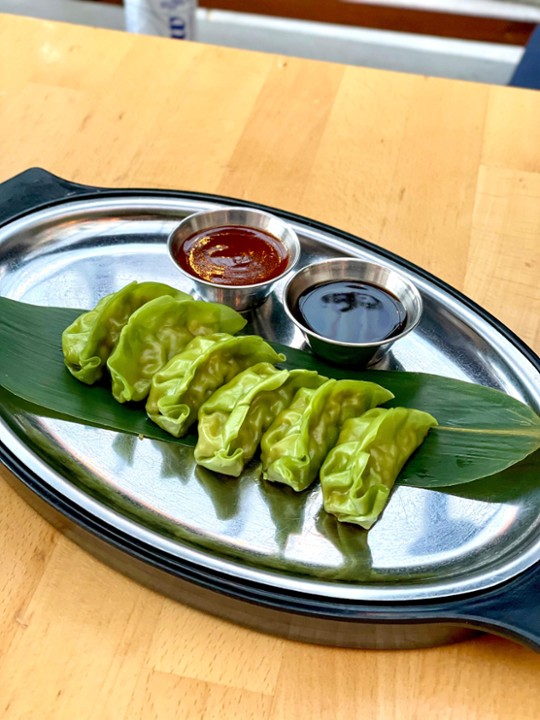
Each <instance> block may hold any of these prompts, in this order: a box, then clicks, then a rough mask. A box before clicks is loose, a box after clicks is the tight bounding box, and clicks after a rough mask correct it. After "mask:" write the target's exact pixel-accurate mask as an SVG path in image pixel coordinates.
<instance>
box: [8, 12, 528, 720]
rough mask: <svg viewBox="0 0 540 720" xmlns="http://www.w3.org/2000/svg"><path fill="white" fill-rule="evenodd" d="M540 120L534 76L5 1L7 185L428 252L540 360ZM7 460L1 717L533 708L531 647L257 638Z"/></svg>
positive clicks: (448, 713)
mask: <svg viewBox="0 0 540 720" xmlns="http://www.w3.org/2000/svg"><path fill="white" fill-rule="evenodd" d="M539 128H540V93H538V92H534V91H524V90H517V89H511V88H504V87H491V86H486V85H479V84H474V83H464V82H456V81H446V80H441V79H431V78H427V77H420V76H412V75H406V74H398V73H389V72H380V71H374V70H367V69H362V68H353V67H345V66H342V65H337V64H325V63H318V62H313V61H304V60H298V59H292V58H286V57H278V56H274V55H269V54H257V53H247V52H241V51H235V50H230V49H221V48H217V47H209V46H204V45H200V44H197V43H193V44H190V43H181V42H174V41H169V40H161V39H158V38H143V37H135V36H130V35H127V34H123V33H114V32H109V31H103V30H95V29H90V28H82V27H77V26H70V25H63V24H55V23H52V22H43V21H35V20H30V19H23V18H17V17H14V16H7V15H0V181H3V180H6V179H8V178H10V177H12V176H13V175H15V174H17V173H19V172H21V171H23V170H25V169H27V168H29V167H32V166H40V167H43V168H45V169H47V170H49V171H51V172H53V173H56V174H58V175H60V176H63V177H65V178H67V179H70V180H74V181H78V182H82V183H88V184H93V185H103V186H115V187H116V186H117V187H137V188H140V187H149V188H172V189H178V190H199V191H205V192H212V193H220V194H224V195H228V196H233V197H237V198H245V199H249V200H252V201H257V202H261V203H265V204H268V205H272V206H275V207H278V208H282V209H285V210H290V211H294V212H296V213H300V214H302V215H305V216H308V217H312V218H315V219H317V220H322V221H324V222H326V223H329V224H331V225H335V226H337V227H339V228H342V229H344V230H348V231H350V232H352V233H355V234H357V235H359V236H361V237H364V238H366V239H368V240H371V241H373V242H375V243H378V244H380V245H381V246H383V247H385V248H389V249H390V250H392V251H395V252H396V253H398V254H399V255H401V256H403V257H405V258H408V259H410V260H412V261H414V262H415V263H417V264H418V265H420V266H422V267H424V268H426V269H427V270H429V271H431V272H432V273H434V274H435V275H437V276H439V277H441V278H443V279H444V280H446V281H447V282H449V283H450V284H452V285H453V286H455V287H457V288H458V289H460V290H462V291H464V292H465V293H466V294H467V295H468V296H470V297H471V298H473V299H474V300H476V301H477V302H478V303H480V305H482V306H484V307H485V308H486V309H487V310H489V311H491V312H492V313H493V314H494V315H495V316H497V317H498V318H500V319H501V320H502V321H503V322H504V323H505V324H507V325H508V326H509V327H510V328H511V329H512V330H514V331H515V332H516V333H517V334H518V335H519V336H520V337H521V338H522V339H523V340H524V341H526V342H527V343H528V344H529V345H530V346H531V347H533V348H534V349H535V350H536V351H537V352H538V351H539V350H540V326H539V318H540V293H539V284H540V283H539V280H540V271H539V249H540V142H539V138H540V134H539V133H540V130H539ZM0 475H1V476H2V478H1V480H0V567H1V579H0V717H2V718H3V720H15V719H17V720H27V719H34V718H35V719H36V720H48V719H51V720H64V719H65V720H67V719H69V720H72V719H73V720H86V719H87V718H92V719H94V718H95V719H96V720H101V719H103V718H110V719H111V720H113V719H114V720H121V719H122V718H129V719H130V720H135V719H136V718H182V719H184V718H187V719H190V718H205V719H209V718H210V719H213V718H216V719H219V720H226V719H227V718H234V719H235V720H238V719H240V718H242V719H243V718H257V719H258V720H265V719H267V718H268V719H278V718H279V719H281V718H283V719H285V718H287V719H289V718H295V719H299V720H301V719H303V718H306V719H307V718H309V719H310V720H316V719H317V718H338V719H341V718H344V719H345V718H346V719H347V720H352V719H353V718H354V719H356V718H358V719H359V718H384V719H386V718H399V719H400V720H409V719H410V720H413V719H414V720H417V719H422V718H430V720H431V719H434V720H435V719H436V720H445V719H447V718H452V719H454V718H455V719H456V720H457V719H459V720H462V719H465V718H466V719H467V720H475V719H476V720H496V719H497V720H499V719H501V718H512V720H514V719H517V720H526V719H528V718H530V719H531V720H532V719H533V718H534V720H536V718H538V717H539V713H540V656H538V655H536V654H534V653H533V652H532V651H531V650H529V649H526V648H524V647H521V646H519V645H517V644H513V643H511V642H508V641H506V640H503V639H500V638H497V637H495V636H487V635H485V636H480V637H479V638H477V639H473V640H470V641H468V642H464V643H461V644H457V645H452V646H446V647H441V648H435V649H429V650H418V651H363V650H343V649H336V648H328V647H319V646H314V645H307V644H300V643H296V642H292V641H288V640H284V639H280V638H274V637H269V636H266V635H262V634H258V633H256V632H253V631H250V630H246V629H244V628H241V627H237V626H235V625H232V624H229V623H227V622H224V621H221V620H217V619H215V618H213V617H210V616H207V615H204V614H202V613H201V612H198V611H196V610H193V609H188V608H186V607H184V606H183V605H181V604H178V603H175V602H173V601H170V600H168V599H166V598H164V597H161V596H159V595H157V594H155V593H153V592H151V591H149V590H147V589H146V588H143V587H141V586H139V585H138V584H136V583H135V582H133V581H131V580H129V579H126V578H125V577H123V576H122V575H120V574H118V573H116V572H114V571H112V570H111V569H109V568H108V567H106V566H105V565H103V564H101V563H99V562H98V561H96V560H95V559H94V558H93V557H91V556H89V555H88V554H86V553H85V552H83V551H82V550H81V549H79V548H78V547H77V546H76V545H74V544H73V543H72V542H70V541H69V540H68V539H66V538H65V537H64V536H63V535H62V534H60V533H58V532H57V531H56V530H54V529H52V528H51V526H49V525H48V524H47V523H46V522H45V521H44V520H43V519H42V518H41V517H40V516H38V515H37V514H36V513H35V512H34V511H33V510H32V509H30V508H29V507H28V506H27V505H26V504H25V503H24V502H23V501H22V500H21V499H20V498H19V497H18V495H17V494H16V493H15V492H14V491H13V490H12V489H11V487H9V486H8V483H7V482H6V478H7V476H8V472H7V470H5V469H0Z"/></svg>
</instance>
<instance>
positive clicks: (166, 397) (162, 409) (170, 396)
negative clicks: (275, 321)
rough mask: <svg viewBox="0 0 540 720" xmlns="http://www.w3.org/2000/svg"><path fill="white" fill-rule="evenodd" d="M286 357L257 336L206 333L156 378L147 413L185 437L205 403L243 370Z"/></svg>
mask: <svg viewBox="0 0 540 720" xmlns="http://www.w3.org/2000/svg"><path fill="white" fill-rule="evenodd" d="M283 360H285V356H284V355H282V354H281V353H277V352H276V351H275V350H274V349H273V348H272V346H271V345H269V344H268V343H267V342H266V341H265V340H263V339H262V338H261V337H259V336H257V335H243V336H240V337H232V336H231V335H227V334H226V333H214V334H212V335H206V336H205V335H202V336H200V337H197V338H195V339H194V340H192V341H191V342H190V343H189V345H188V346H187V347H186V349H185V350H184V351H183V352H181V353H179V354H178V355H175V356H174V357H173V358H172V359H171V360H170V361H169V362H168V363H167V364H166V365H165V367H164V368H163V369H162V370H160V371H159V372H157V373H156V374H155V375H154V377H153V378H152V385H151V389H150V394H149V396H148V402H147V403H146V412H147V413H148V417H149V418H150V419H151V420H153V421H154V422H155V423H156V424H157V425H159V426H160V427H162V428H163V429H164V430H166V431H167V432H168V433H170V434H171V435H174V437H182V435H185V433H186V432H187V431H188V429H189V427H190V425H191V424H192V423H193V422H194V421H195V420H196V419H197V413H198V412H199V408H200V407H201V405H202V404H203V403H204V402H206V400H208V398H209V397H210V396H211V395H212V394H213V393H214V392H215V391H216V390H217V389H218V388H220V387H221V386H222V385H224V384H225V383H227V382H229V381H230V380H232V378H233V377H234V376H235V375H237V374H238V373H239V372H241V371H242V370H245V369H246V368H247V367H250V366H251V365H255V364H256V363H260V362H269V363H272V364H275V363H278V362H282V361H283Z"/></svg>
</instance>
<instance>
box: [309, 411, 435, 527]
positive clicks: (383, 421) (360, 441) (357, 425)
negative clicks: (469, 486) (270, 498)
mask: <svg viewBox="0 0 540 720" xmlns="http://www.w3.org/2000/svg"><path fill="white" fill-rule="evenodd" d="M435 425H437V421H436V420H435V418H434V417H433V416H431V415H429V414H428V413H426V412H422V411H420V410H411V409H409V408H392V409H389V410H387V409H384V408H374V409H373V410H368V411H367V412H366V413H364V414H363V415H361V416H360V417H356V418H351V419H350V420H347V422H346V423H345V424H344V425H343V428H342V430H341V433H340V435H339V439H338V443H337V445H336V446H335V447H334V448H333V449H332V450H330V452H329V453H328V456H327V458H326V460H325V461H324V463H323V466H322V468H321V471H320V481H321V487H322V492H323V503H324V509H325V510H326V512H328V513H331V514H332V515H335V516H336V517H337V519H338V520H340V521H341V522H349V523H356V524H357V525H360V526H361V527H363V528H365V529H366V530H369V528H370V527H371V526H372V525H373V523H374V522H375V521H376V520H377V518H378V517H379V515H380V513H381V512H382V510H383V508H384V506H385V505H386V502H387V500H388V496H389V495H390V490H391V489H392V487H393V485H394V482H395V480H396V478H397V476H398V475H399V473H400V470H401V468H402V467H403V465H404V464H405V463H406V462H407V460H408V459H409V457H410V456H411V455H412V453H413V452H414V451H415V450H416V448H418V447H419V446H420V445H421V444H422V442H423V441H424V438H425V437H426V435H427V433H428V431H429V429H430V428H432V427H434V426H435Z"/></svg>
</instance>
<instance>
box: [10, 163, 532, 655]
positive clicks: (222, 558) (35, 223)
mask: <svg viewBox="0 0 540 720" xmlns="http://www.w3.org/2000/svg"><path fill="white" fill-rule="evenodd" d="M232 203H234V204H239V201H237V200H234V201H233V200H230V199H227V198H217V197H213V196H205V195H200V194H193V193H179V192H172V191H171V192H160V191H134V190H129V191H128V190H125V191H114V190H104V189H100V188H87V187H83V186H79V185H75V184H73V183H69V182H67V181H65V180H61V179H59V178H55V177H54V176H52V175H50V174H48V173H46V172H45V171H42V170H37V169H34V170H30V171H27V172H26V173H23V174H22V175H20V176H18V177H16V178H14V179H12V180H11V181H8V182H7V183H4V185H0V222H2V223H3V225H2V227H0V295H3V296H7V297H10V298H13V299H16V300H22V301H25V302H29V303H33V304H37V305H53V306H64V307H79V308H84V309H86V308H90V307H93V306H94V305H95V304H96V303H97V301H98V300H99V299H100V298H101V297H102V296H103V295H105V294H107V293H109V292H112V291H114V290H116V289H118V288H120V287H121V286H123V285H125V284H126V283H128V282H130V281H132V280H139V281H142V280H159V281H162V282H167V283H170V284H172V285H175V286H177V287H179V288H180V289H182V290H186V291H189V290H190V289H191V288H190V286H189V285H186V284H184V283H185V281H184V279H183V278H182V277H181V276H180V274H179V273H178V272H177V271H176V270H175V268H174V266H173V265H172V263H171V262H170V260H169V259H168V257H167V250H166V238H167V236H168V234H169V232H170V231H171V229H172V228H173V227H174V226H175V225H176V224H177V223H178V222H179V221H180V220H181V219H182V218H183V217H185V216H186V215H187V214H190V213H192V212H194V211H199V210H203V209H209V208H211V207H213V206H216V205H224V204H225V205H226V204H232ZM240 204H242V203H240ZM243 204H247V203H243ZM266 209H270V210H271V211H273V212H275V213H276V214H279V215H281V216H282V217H284V218H285V219H286V220H288V221H289V222H291V223H292V225H293V226H294V228H295V230H296V232H297V233H298V235H299V237H300V240H301V244H302V257H301V260H300V265H299V266H302V265H305V264H307V263H311V262H313V261H315V260H318V259H322V258H330V257H340V256H352V257H359V258H363V259H367V260H375V261H383V262H385V263H386V264H388V265H390V266H392V267H395V268H397V269H399V270H400V271H401V272H403V273H405V274H407V275H409V277H410V278H411V279H412V280H413V281H414V282H415V283H416V284H417V286H418V287H419V289H420V291H421V293H422V296H423V300H424V304H425V311H424V316H423V319H422V321H421V323H420V325H419V326H418V327H417V328H416V330H415V331H414V332H413V333H412V334H411V335H410V336H408V337H407V338H405V339H404V340H402V341H401V342H400V343H397V344H396V345H395V346H394V349H393V351H392V352H391V353H390V354H389V355H388V356H387V357H386V358H385V360H384V361H383V363H382V364H381V365H379V369H380V370H381V371H384V370H385V369H393V370H396V369H398V370H411V371H420V372H429V373H437V374H440V375H446V376H448V377H452V378H457V379H461V380H466V381H471V382H475V383H480V384H483V385H487V386H490V387H493V388H497V389H499V390H502V391H504V392H506V393H508V394H509V395H512V396H513V397H515V398H518V399H519V400H521V401H523V402H525V403H527V404H528V405H530V406H531V407H532V408H533V409H534V410H535V411H536V412H539V413H540V382H539V381H540V362H539V360H538V358H537V357H536V356H535V355H534V353H532V351H530V350H529V349H528V348H527V347H526V346H524V345H523V343H521V342H520V341H519V340H518V339H517V338H516V337H515V336H514V335H512V333H510V332H509V331H508V330H507V329H505V328H504V327H503V326H502V325H500V324H499V323H498V322H497V321H496V320H494V319H493V318H492V317H490V316H489V315H487V314H486V313H485V312H484V311H482V310H481V309H480V308H478V307H477V306H476V305H474V304H473V303H471V302H470V301H469V300H467V299H466V298H465V297H463V296H462V295H460V294H459V293H457V292H456V291H454V290H452V289H451V288H449V287H447V286H446V285H444V284H443V283H442V282H440V281H438V280H436V279H435V278H434V277H432V276H430V275H429V274H427V273H425V272H424V271H422V270H421V269H419V268H417V267H414V266H412V265H411V264H409V263H407V262H405V261H403V260H401V259H400V258H398V257H396V256H394V255H392V254H390V253H388V252H386V251H384V250H382V249H380V248H378V247H376V246H373V245H371V244H369V243H366V242H365V241H362V240H359V239H358V238H353V237H351V236H349V235H347V234H345V233H342V232H340V231H338V230H335V229H332V228H329V227H326V226H323V225H321V224H319V223H314V222H311V221H309V220H307V219H305V218H300V217H297V216H293V215H291V214H288V213H281V212H279V211H277V210H274V209H271V208H266ZM282 285H283V284H278V286H277V287H276V289H275V291H274V292H273V294H272V296H271V297H270V299H269V300H268V301H267V302H266V303H265V304H264V305H263V306H262V307H261V308H259V309H258V310H257V311H255V312H254V313H252V315H251V316H250V329H251V331H252V332H256V333H259V334H261V335H263V336H265V337H267V338H268V339H271V340H277V341H279V342H282V343H284V344H286V345H289V346H291V347H301V346H302V337H301V336H300V335H299V334H298V332H297V331H296V330H295V329H294V328H293V326H292V325H291V323H290V322H289V321H288V320H287V318H286V316H285V313H284V312H283V310H282V307H281V302H280V298H281V292H282ZM381 383H382V384H384V381H383V378H381ZM0 442H1V446H0V460H3V462H4V463H5V464H6V465H7V466H8V468H10V469H11V470H12V471H13V473H14V474H15V476H16V477H17V478H18V480H19V483H18V488H17V489H19V490H20V491H21V492H22V493H23V494H25V496H26V497H28V499H29V500H30V501H31V502H33V503H34V504H36V506H37V507H38V509H40V510H41V511H42V512H44V513H45V514H46V515H47V516H49V517H50V518H51V520H53V521H54V522H56V523H57V524H58V523H59V522H60V524H63V527H64V529H66V528H68V529H69V531H70V532H71V534H72V535H73V536H74V537H75V539H77V540H79V542H81V544H83V545H84V546H86V547H88V548H89V549H90V550H92V551H93V552H96V554H98V555H100V556H102V557H103V558H104V559H106V560H107V561H108V562H111V563H112V564H114V565H115V566H116V567H118V568H119V569H122V570H124V571H126V572H130V573H131V574H135V576H136V577H138V578H139V579H141V580H143V581H144V582H147V583H149V584H151V585H153V586H154V587H157V588H158V589H161V590H163V591H164V592H168V593H169V594H173V595H175V596H178V597H179V598H181V599H184V600H185V601H186V602H191V603H192V604H195V605H197V606H200V607H203V608H204V609H207V610H209V611H211V612H216V613H218V614H222V615H224V616H226V617H229V618H230V619H233V620H235V621H239V622H244V623H246V624H249V625H252V626H254V627H258V628H259V629H263V630H269V631H272V632H279V633H285V634H288V635H291V636H294V637H299V638H301V639H306V640H312V641H318V642H330V643H335V644H348V645H353V646H373V647H378V646H385V647H404V646H414V645H423V644H434V643H437V642H446V641H449V640H453V639H458V638H459V637H461V636H462V634H463V630H457V629H456V628H453V626H454V624H455V625H456V626H457V625H459V626H461V627H462V628H484V629H485V628H487V629H491V630H495V631H498V632H502V633H505V634H507V635H508V636H510V637H515V638H517V639H520V640H522V641H525V642H528V643H529V644H531V645H532V646H535V647H540V620H538V617H537V616H538V614H539V613H538V612H537V609H538V608H537V600H536V597H538V591H539V590H540V572H539V570H538V567H539V565H538V562H539V559H540V512H539V510H540V483H539V487H538V489H537V490H536V491H535V492H532V493H530V492H529V493H528V494H526V495H523V497H521V498H518V499H514V500H513V501H512V502H508V503H497V502H486V501H482V500H479V499H476V500H475V499H470V498H469V499H466V498H462V497H457V496H454V495H450V494H447V493H444V492H436V491H425V490H419V489H414V488H408V487H398V488H397V489H396V490H395V492H394V493H393V496H392V499H391V502H390V503H389V506H388V507H387V509H386V510H385V512H384V514H383V517H382V518H381V520H380V521H379V522H378V523H377V524H376V525H375V527H374V528H373V529H372V530H371V531H370V532H369V533H365V532H362V531H359V530H358V529H356V528H349V527H344V526H339V524H338V523H337V522H335V521H334V520H333V519H332V518H331V517H329V516H327V515H326V514H325V513H324V512H323V511H322V510H321V497H320V490H319V488H318V487H315V488H314V489H312V490H310V491H308V492H306V493H302V494H300V495H296V494H294V493H293V492H289V491H288V490H286V489H282V488H276V487H274V486H271V485H270V484H265V483H261V482H260V481H259V478H258V468H257V466H256V465H255V466H253V467H252V468H250V469H249V470H248V471H246V472H245V473H244V475H243V476H242V477H241V478H240V479H239V480H232V479H231V480H225V481H224V480H223V479H222V478H219V477H216V476H214V475H213V474H212V473H210V472H209V471H205V470H204V469H201V468H196V466H195V464H194V462H193V458H192V451H191V449H190V448H184V447H178V446H175V445H171V444H167V443H160V442H157V441H150V440H145V441H142V442H141V441H139V440H138V439H137V438H134V437H132V436H128V435H122V434H117V433H113V432H110V431H105V430H100V429H96V428H91V427H87V426H83V425H77V424H74V423H69V422H66V421H62V420H58V419H51V418H45V417H39V416H36V415H34V414H32V413H29V412H27V411H25V410H22V409H21V408H20V407H19V406H18V404H17V403H16V402H11V401H9V400H7V399H6V400H5V403H4V405H3V407H2V408H1V411H0ZM66 521H69V523H68V524H67V525H66ZM107 548H109V549H110V550H111V552H110V553H109V552H108V551H107ZM203 591H204V592H205V593H207V594H206V595H204V597H203V595H202V593H203ZM516 593H517V594H518V595H519V598H520V604H519V603H518V604H516ZM219 596H221V597H222V598H227V602H225V601H224V602H220V600H219V599H218V598H219ZM479 607H482V608H483V610H482V611H481V612H480V611H479V610H478V608H479ZM531 611H532V614H533V615H536V619H534V618H533V620H532V621H531V620H530V619H526V618H527V616H529V615H531ZM535 611H536V612H535ZM516 612H517V613H518V616H519V617H518V619H517V620H516V618H515V617H513V615H515V614H516ZM505 613H506V614H505ZM512 613H513V615H512ZM419 622H420V623H423V624H424V627H423V628H422V629H421V630H418V629H417V630H416V631H413V630H412V629H411V628H413V627H415V626H416V623H419ZM411 623H413V624H411ZM425 624H427V625H429V626H430V627H431V628H432V630H431V634H430V631H429V630H428V631H426V625H425ZM394 625H395V627H397V628H398V629H397V630H396V629H395V627H394ZM405 626H406V627H407V629H406V630H402V629H400V628H402V627H405ZM434 626H437V627H438V632H434V631H433V627H434ZM366 628H367V630H366ZM383 628H385V629H383ZM388 628H391V631H389V629H388Z"/></svg>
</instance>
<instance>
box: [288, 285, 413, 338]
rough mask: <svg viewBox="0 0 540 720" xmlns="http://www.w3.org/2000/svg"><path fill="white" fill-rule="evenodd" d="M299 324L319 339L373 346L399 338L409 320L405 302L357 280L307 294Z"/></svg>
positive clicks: (303, 296) (318, 287) (301, 301)
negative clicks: (404, 305) (324, 338)
mask: <svg viewBox="0 0 540 720" xmlns="http://www.w3.org/2000/svg"><path fill="white" fill-rule="evenodd" d="M296 311H297V315H298V317H299V320H300V321H301V322H303V323H304V324H305V325H306V326H307V327H309V328H310V329H311V330H313V331H314V332H316V333H317V334H318V335H322V336H323V337H326V338H330V339H331V340H337V341H339V342H350V343H372V342H379V341H380V340H386V339H387V338H390V337H392V336H394V335H398V334H399V333H400V332H401V331H402V330H403V328H404V327H405V323H406V320H407V312H406V310H405V308H404V307H403V305H402V304H401V302H400V301H399V300H398V299H397V298H396V297H395V296H394V295H392V293H390V292H388V290H384V289H383V288H381V287H379V286H378V285H372V284H371V283H365V282H357V281H356V280H338V281H334V280H331V281H329V282H325V283H320V284H319V285H314V286H313V287H310V288H308V289H307V290H304V292H303V293H302V294H301V295H300V297H299V298H298V304H297V308H296Z"/></svg>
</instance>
